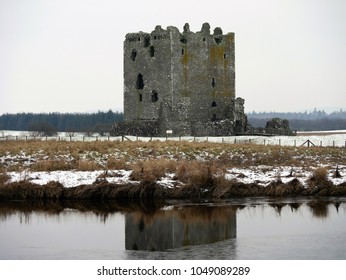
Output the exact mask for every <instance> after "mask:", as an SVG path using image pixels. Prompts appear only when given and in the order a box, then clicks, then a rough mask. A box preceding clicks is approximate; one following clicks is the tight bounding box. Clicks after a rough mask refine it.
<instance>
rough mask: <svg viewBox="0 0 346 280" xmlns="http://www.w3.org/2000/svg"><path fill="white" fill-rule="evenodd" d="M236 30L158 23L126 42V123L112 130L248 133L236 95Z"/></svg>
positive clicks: (145, 133) (144, 133) (176, 133)
mask: <svg viewBox="0 0 346 280" xmlns="http://www.w3.org/2000/svg"><path fill="white" fill-rule="evenodd" d="M234 56H235V50H234V33H227V34H223V32H222V30H221V28H219V27H217V28H215V29H214V32H213V33H212V34H211V32H210V26H209V24H208V23H204V24H203V26H202V29H201V31H199V32H192V31H190V28H189V25H188V24H185V26H184V29H183V32H182V33H181V32H180V31H179V30H178V28H176V27H172V26H169V27H167V29H162V28H161V26H156V28H155V30H154V31H152V32H151V33H145V32H138V33H128V34H127V35H126V38H125V41H124V123H117V124H115V125H114V134H117V135H120V134H127V135H139V136H166V133H167V132H168V133H171V134H172V136H184V135H191V136H226V135H234V134H238V133H245V132H246V130H247V128H248V124H247V117H246V115H245V114H244V99H242V98H236V95H235V63H234V59H235V57H234Z"/></svg>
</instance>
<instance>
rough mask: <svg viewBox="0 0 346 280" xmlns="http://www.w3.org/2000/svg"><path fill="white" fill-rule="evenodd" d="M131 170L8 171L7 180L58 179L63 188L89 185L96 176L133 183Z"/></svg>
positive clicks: (45, 180)
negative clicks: (8, 178) (8, 177)
mask: <svg viewBox="0 0 346 280" xmlns="http://www.w3.org/2000/svg"><path fill="white" fill-rule="evenodd" d="M131 172H132V171H128V170H115V171H108V172H107V173H105V172H104V171H100V170H98V171H75V170H69V171H51V172H44V171H42V172H31V171H23V172H8V173H7V174H8V175H9V176H10V180H9V182H19V181H23V180H26V181H30V182H32V183H35V184H38V185H45V184H47V183H48V182H50V181H58V182H60V183H61V184H62V185H63V186H64V187H65V188H71V187H76V186H79V185H91V184H92V183H94V182H95V181H96V180H97V178H100V177H101V176H102V178H104V179H106V180H107V181H108V182H110V183H115V184H126V183H133V182H132V181H131V180H130V174H131Z"/></svg>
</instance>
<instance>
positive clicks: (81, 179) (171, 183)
mask: <svg viewBox="0 0 346 280" xmlns="http://www.w3.org/2000/svg"><path fill="white" fill-rule="evenodd" d="M339 172H340V173H341V176H342V177H341V178H334V176H333V170H329V173H328V179H329V180H330V181H332V182H333V184H334V185H339V184H341V183H344V182H346V179H345V178H346V165H342V166H339ZM131 173H132V171H131V170H112V171H107V172H104V171H101V170H98V171H75V170H69V171H51V172H31V171H22V172H8V173H7V174H8V175H9V176H10V180H9V182H19V181H22V180H28V181H30V182H33V183H35V184H38V185H44V184H47V183H48V182H50V181H58V182H60V183H61V184H62V185H63V186H64V187H66V188H70V187H75V186H78V185H90V184H92V183H94V182H95V181H96V180H97V179H98V178H101V177H102V179H105V180H107V181H108V182H109V183H114V184H128V183H132V184H133V183H138V182H137V181H131V179H130V175H131ZM311 175H312V171H310V170H306V169H304V168H302V167H290V166H280V167H272V166H264V165H262V166H258V167H253V168H232V169H228V170H227V173H226V174H225V178H226V179H227V180H237V181H238V182H242V183H244V184H251V183H257V184H259V185H262V186H267V185H269V184H270V183H271V182H274V181H277V180H279V179H280V180H281V181H282V182H283V183H287V182H289V181H291V180H292V179H293V178H297V179H298V180H299V181H300V182H301V183H302V184H303V185H306V184H307V180H308V179H309V178H310V177H311ZM157 183H158V184H159V185H161V186H162V187H164V188H173V187H176V186H177V185H181V184H182V183H181V182H179V181H177V180H176V179H175V173H167V174H166V177H162V178H160V179H159V180H158V181H157Z"/></svg>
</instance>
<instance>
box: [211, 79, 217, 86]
mask: <svg viewBox="0 0 346 280" xmlns="http://www.w3.org/2000/svg"><path fill="white" fill-rule="evenodd" d="M211 85H212V87H215V85H216V84H215V78H211Z"/></svg>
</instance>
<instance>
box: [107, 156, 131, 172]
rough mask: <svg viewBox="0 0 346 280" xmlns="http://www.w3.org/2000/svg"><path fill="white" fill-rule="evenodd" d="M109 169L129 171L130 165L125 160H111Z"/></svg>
mask: <svg viewBox="0 0 346 280" xmlns="http://www.w3.org/2000/svg"><path fill="white" fill-rule="evenodd" d="M106 167H107V169H113V170H120V169H128V164H127V162H126V160H125V159H124V158H120V159H117V158H114V157H112V158H109V159H108V160H107V164H106Z"/></svg>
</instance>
